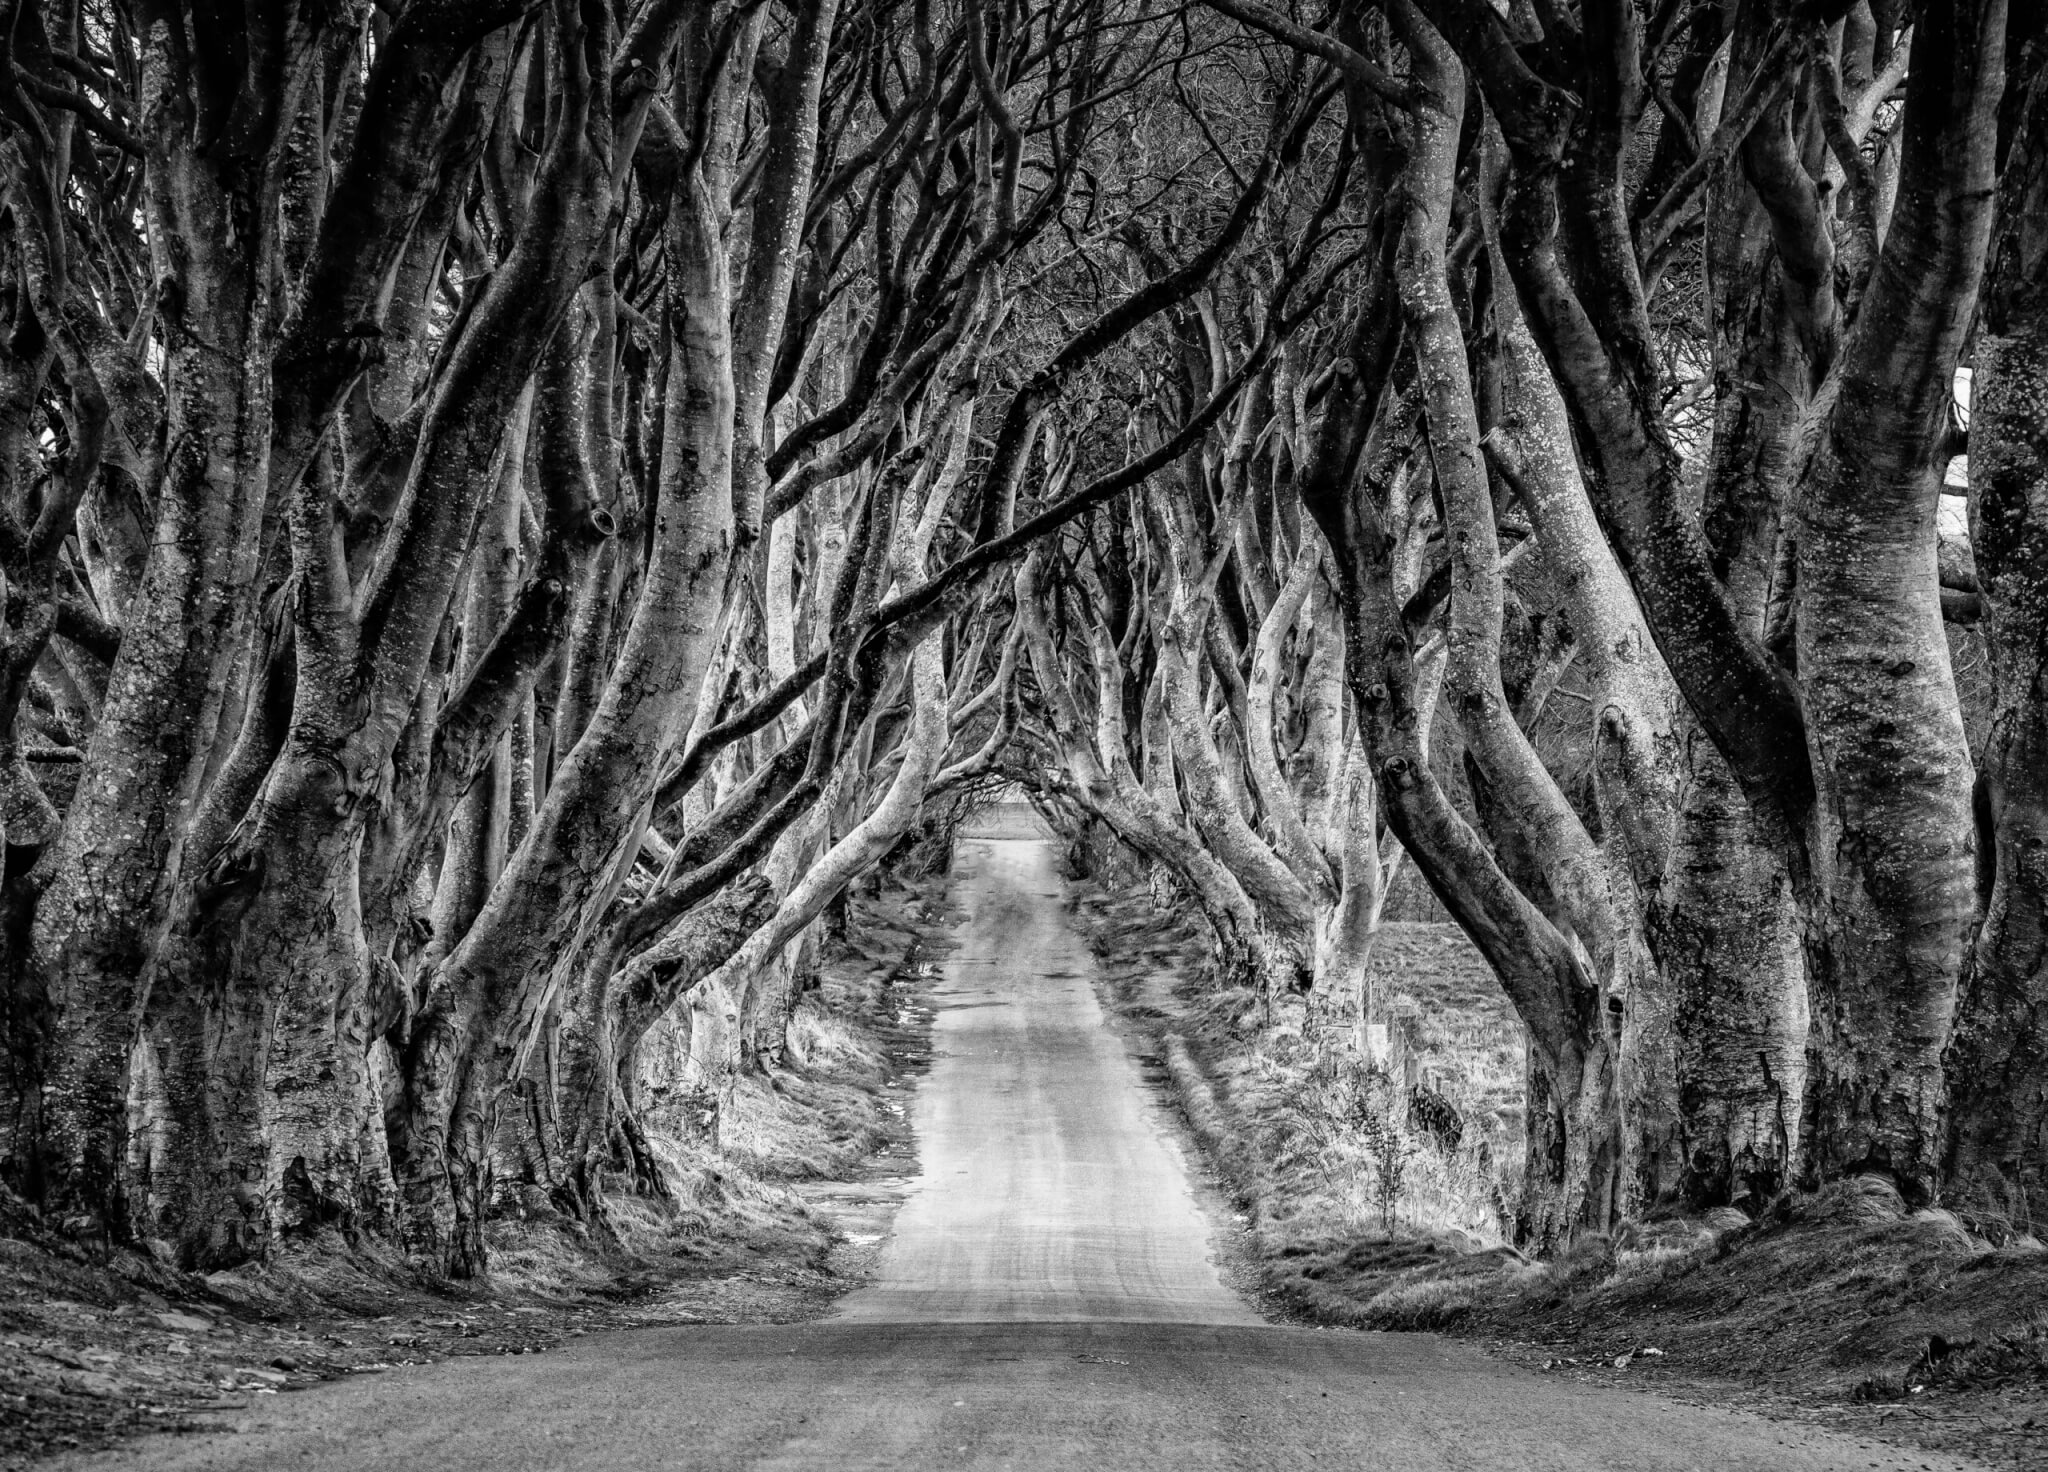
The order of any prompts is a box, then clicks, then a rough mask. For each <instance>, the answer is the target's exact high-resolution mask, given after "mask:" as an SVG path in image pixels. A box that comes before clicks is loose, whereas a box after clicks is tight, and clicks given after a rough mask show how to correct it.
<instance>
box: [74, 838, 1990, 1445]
mask: <svg viewBox="0 0 2048 1472" xmlns="http://www.w3.org/2000/svg"><path fill="white" fill-rule="evenodd" d="M995 831H997V832H1015V831H1018V830H1017V829H1016V828H1015V827H1014V826H1010V827H1004V828H998V829H996V830H995ZM1061 894H1062V882H1061V880H1060V878H1059V876H1058V874H1057V871H1056V869H1055V868H1054V863H1053V855H1052V851H1051V846H1050V845H1049V844H1046V843H1043V842H1040V841H1036V840H1033V839H1028V838H1013V837H1004V838H986V837H982V838H975V837H970V838H968V839H966V840H964V841H963V844H962V850H961V857H960V863H959V866H958V879H957V884H956V890H955V895H956V898H957V899H958V900H959V901H960V903H961V904H962V906H963V907H964V908H965V910H966V912H967V918H966V920H965V922H964V925H963V929H962V932H961V935H960V937H959V939H960V942H961V944H960V947H959V949H958V950H957V951H956V952H955V953H954V954H953V956H952V958H951V960H950V962H949V963H948V965H947V968H946V975H945V982H944V985H943V987H942V988H941V990H940V993H939V1015H938V1019H937V1022H936V1024H935V1027H936V1035H935V1040H934V1041H935V1046H936V1049H937V1054H938V1056H937V1061H936V1062H935V1065H934V1067H933V1069H932V1072H931V1074H930V1075H929V1077H928V1078H927V1079H926V1080H925V1082H924V1084H923V1085H922V1088H921V1091H920V1096H919V1102H918V1106H917V1113H916V1125H917V1129H918V1132H919V1137H920V1153H921V1160H922V1165H923V1171H924V1174H923V1177H922V1180H921V1182H920V1184H919V1185H918V1187H917V1188H916V1190H915V1191H914V1192H913V1194H912V1195H911V1197H910V1198H909V1200H908V1201H907V1202H906V1203H905V1205H904V1208H903V1210H902V1213H901V1215H900V1216H899V1218H898V1220H897V1224H896V1232H895V1235H894V1236H893V1238H892V1239H891V1240H890V1242H889V1243H888V1244H887V1246H886V1247H885V1249H884V1252H883V1255H882V1261H881V1264H880V1268H879V1270H878V1273H877V1276H876V1279H875V1281H874V1282H873V1283H872V1284H871V1285H870V1286H869V1287H867V1288H864V1289H862V1290H860V1291H859V1292H857V1293H855V1294H853V1295H851V1296H850V1297H848V1298H847V1299H846V1300H845V1301H844V1302H843V1304H842V1305H841V1309H840V1312H839V1314H838V1315H837V1316H836V1317H835V1318H832V1319H828V1320H825V1321H823V1322H820V1323H814V1324H802V1325H789V1326H776V1327H741V1328H733V1327H710V1326H704V1327H689V1328H674V1329H648V1330H640V1331H637V1332H630V1333H615V1334H607V1335H593V1336H591V1337H590V1338H587V1339H582V1340H579V1341H576V1342H575V1344H574V1345H573V1346H571V1347H568V1348H566V1349H564V1350H562V1351H559V1352H557V1353H553V1354H548V1355H544V1356H530V1357H519V1358H493V1359H469V1360H455V1361H450V1362H447V1363H444V1364H439V1365H433V1366H423V1367H419V1368H416V1369H406V1370H400V1371H395V1372H391V1373H387V1374H385V1375H381V1376H376V1377H369V1376H365V1377H360V1378H357V1379H354V1380H350V1381H344V1382H340V1383H337V1384H334V1385H330V1386H323V1387H321V1388H319V1389H315V1390H310V1391H305V1392H301V1393H298V1394H294V1395H290V1396H281V1397H277V1398H275V1399H274V1400H268V1401H267V1402H266V1403H265V1405H264V1409H263V1410H262V1411H260V1412H251V1413H249V1414H247V1415H245V1416H244V1417H243V1418H242V1419H241V1421H240V1423H239V1424H238V1425H237V1426H236V1427H235V1429H234V1432H233V1433H232V1434H226V1435H206V1436H197V1437H185V1438H179V1439H175V1440H174V1439H172V1438H169V1437H159V1438H155V1439H152V1440H147V1441H143V1442H138V1443H135V1444H132V1445H130V1446H129V1447H126V1448H124V1449H121V1450H118V1451H115V1452H112V1453H107V1454H103V1455H101V1456H97V1457H91V1458H75V1459H71V1460H70V1461H68V1462H67V1463H65V1464H64V1465H66V1466H68V1467H75V1468H78V1469H88V1468H89V1469H92V1472H116V1469H149V1472H185V1469H192V1472H197V1469H202V1468H204V1469H210V1472H275V1469H290V1472H358V1469H366V1468H376V1469H384V1468H389V1469H404V1472H413V1469H419V1472H472V1469H473V1472H486V1469H488V1472H600V1469H602V1472H642V1469H649V1472H651V1469H705V1472H713V1469H716V1472H729V1469H749V1472H769V1469H777V1472H782V1469H787V1472H799V1469H801V1472H841V1469H845V1472H854V1469H866V1468H875V1469H888V1472H927V1469H940V1468H944V1469H956V1468H957V1469H995V1468H1013V1469H1018V1472H1034V1469H1051V1472H1084V1469H1087V1472H1093V1469H1107V1472H1121V1469H1130V1472H1150V1469H1160V1472H1166V1469H1175V1472H1180V1469H1193V1468H1233V1469H1244V1472H1266V1469H1280V1468H1317V1469H1325V1468H1331V1467H1344V1468H1347V1469H1360V1472H1382V1469H1384V1472H1438V1469H1442V1472H1525V1469H1530V1472H1533V1469H1554V1472H1592V1469H1614V1472H1622V1469H1627V1472H1637V1469H1640V1472H1696V1469H1697V1472H1704V1469H1713V1472H1750V1469H1754V1472H1819V1469H1829V1472H1833V1469H1844V1472H1846V1469H1852V1468H1853V1469H1859V1472H1860V1469H1867V1468H1879V1469H1885V1472H1890V1469H1894V1468H1897V1469H1919V1468H1928V1469H1954V1468H1962V1467H1967V1466H1969V1465H1971V1464H1968V1463H1963V1462H1958V1461H1955V1460H1952V1459H1943V1458H1940V1457H1936V1456H1932V1455H1929V1454H1926V1453H1914V1454H1906V1453H1902V1452H1898V1451H1894V1450H1891V1449H1888V1448H1881V1447H1877V1446H1871V1445H1866V1444H1863V1443H1861V1442H1857V1441H1852V1440H1849V1439H1846V1438H1840V1437H1835V1436H1831V1435H1827V1434H1824V1433H1821V1432H1817V1431H1810V1430H1807V1429H1804V1428H1799V1427H1792V1426H1787V1425H1783V1424H1780V1423H1775V1422H1770V1421H1765V1420H1761V1419H1758V1418H1756V1417H1753V1416H1749V1415H1746V1414H1744V1413H1740V1412H1736V1411H1730V1410H1720V1409H1702V1408H1697V1407H1692V1406H1686V1405H1682V1404H1680V1403H1678V1402H1675V1401H1670V1400H1666V1399H1663V1398H1661V1397H1658V1396H1654V1395H1650V1394H1644V1393H1637V1392H1631V1391H1627V1390H1620V1389H1614V1390H1607V1389H1600V1388H1594V1387H1587V1386H1582V1385H1577V1384H1572V1383H1567V1382H1563V1381H1560V1380H1555V1379H1552V1378H1550V1377H1545V1376H1538V1375H1535V1374H1531V1373H1528V1372H1525V1371H1521V1370H1518V1369H1516V1368H1513V1367H1511V1366H1507V1365H1503V1364H1501V1363H1499V1362H1498V1361H1494V1360H1490V1359H1487V1358H1486V1357H1484V1356H1483V1355H1480V1354H1478V1353H1476V1352H1474V1351H1472V1350H1470V1349H1467V1348H1465V1347H1463V1346H1461V1345H1457V1344H1454V1343H1452V1342H1450V1341H1448V1340H1443V1339H1439V1338H1436V1337H1434V1336H1430V1335H1406V1334H1360V1333H1351V1332H1343V1331H1317V1330H1309V1329H1299V1328H1282V1327H1269V1326H1267V1325H1264V1324H1263V1323H1261V1322H1260V1320H1259V1319H1258V1318H1257V1317H1256V1316H1255V1315H1254V1314H1253V1313H1252V1312H1251V1311H1250V1309H1249V1308H1248V1307H1247V1306H1246V1305H1245V1304H1244V1303H1243V1302H1242V1301H1240V1300H1239V1299H1237V1298H1236V1297H1235V1296H1233V1295H1232V1294H1231V1293H1230V1291H1229V1290H1228V1289H1227V1288H1226V1287H1225V1285H1224V1284H1223V1283H1222V1281H1221V1280H1220V1279H1219V1277H1218V1275H1217V1271H1216V1268H1215V1265H1214V1263H1213V1261H1212V1259H1211V1257H1210V1251H1209V1237H1210V1229H1209V1226H1208V1224H1207V1222H1206V1221H1205V1220H1204V1217H1203V1215H1202V1212H1201V1210H1200V1207H1199V1205H1198V1203H1197V1201H1196V1198H1195V1195H1194V1192H1193V1190H1192V1188H1191V1186H1190V1183H1189V1179H1188V1175H1187V1172H1186V1169H1185V1166H1184V1163H1183V1162H1182V1160H1181V1158H1180V1155H1179V1153H1178V1150H1177V1148H1176V1147H1175V1146H1174V1145H1173V1143H1172V1142H1171V1140H1170V1138H1169V1137H1168V1134H1167V1133H1166V1131H1165V1130H1164V1129H1163V1127H1162V1122H1161V1121H1160V1120H1159V1118H1158V1116H1157V1115H1156V1113H1155V1112H1154V1111H1155V1110H1156V1107H1157V1106H1156V1105H1155V1104H1154V1103H1152V1102H1151V1101H1150V1100H1149V1099H1148V1097H1147V1095H1146V1092H1145V1090H1144V1088H1143V1085H1142V1084H1141V1082H1140V1080H1139V1078H1138V1075H1137V1073H1136V1071H1135V1069H1134V1067H1133V1065H1132V1064H1131V1062H1130V1061H1129V1060H1128V1059H1127V1057H1126V1056H1125V1054H1124V1053H1123V1051H1122V1049H1121V1048H1120V1047H1119V1046H1118V1044H1117V1043H1116V1041H1115V1039H1114V1037H1113V1036H1112V1034H1111V1033H1110V1031H1109V1029H1108V1028H1107V1026H1106V1025H1105V1024H1104V1021H1103V1019H1102V1016H1101V1012H1100V1009H1099V1006H1098V1004H1097V1002H1096V999H1095V994H1094V991H1093V988H1092V985H1091V979H1092V975H1093V973H1092V962H1091V959H1090V957H1089V955H1088V953H1087V951H1086V950H1085V948H1084V947H1083V946H1082V945H1081V944H1080V942H1079V941H1078V940H1077V938H1076V937H1075V936H1074V935H1073V933H1072V932H1071V930H1070V929H1069V928H1068V927H1067V924H1066V921H1065V916H1064V911H1063V909H1062V907H1061Z"/></svg>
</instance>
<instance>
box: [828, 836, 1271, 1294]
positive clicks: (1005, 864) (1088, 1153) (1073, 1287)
mask: <svg viewBox="0 0 2048 1472" xmlns="http://www.w3.org/2000/svg"><path fill="white" fill-rule="evenodd" d="M1005 826H1006V827H1007V828H1010V829H1012V830H1014V827H1015V826H1016V825H1015V824H1014V823H1012V824H1009V825H1005ZM1051 848H1052V846H1051V845H1050V844H1047V843H1043V842H1037V841H1033V840H1029V839H1024V840H1019V839H1000V840H993V841H990V840H980V839H973V838H970V839H968V840H966V841H965V843H964V844H963V846H962V851H961V854H960V858H959V863H958V866H957V869H958V877H957V880H956V885H957V887H956V890H955V893H956V895H957V896H958V898H959V899H960V900H961V902H962V903H963V905H964V906H965V908H966V910H967V920H966V924H965V927H964V930H963V933H962V935H961V937H960V939H961V945H960V948H959V949H958V950H956V951H955V952H954V953H953V955H952V958H951V960H950V961H949V962H948V963H947V966H946V976H945V983H944V985H943V986H942V987H941V988H940V990H939V992H938V996H937V1006H938V1017H937V1020H936V1021H935V1022H934V1024H933V1037H932V1047H933V1052H934V1055H935V1061H934V1063H933V1065H932V1071H931V1074H930V1076H929V1077H927V1078H926V1080H925V1081H924V1084H923V1085H922V1087H921V1088H920V1089H919V1091H918V1095H917V1105H916V1112H915V1114H914V1116H913V1123H914V1126H915V1128H916V1131H917V1140H918V1157H919V1164H920V1166H921V1167H922V1171H923V1175H922V1178H921V1181H920V1183H919V1185H918V1187H917V1189H916V1190H915V1191H914V1192H913V1193H912V1195H911V1196H910V1198H909V1199H908V1200H907V1201H906V1202H905V1203H904V1206H903V1210H902V1213H901V1214H900V1215H899V1216H898V1217H897V1218H896V1230H895V1235H894V1237H893V1238H892V1239H891V1240H890V1241H889V1243H888V1244H887V1246H886V1247H885V1248H884V1249H883V1253H882V1260H881V1264H880V1267H879V1269H878V1271H877V1273H876V1277H875V1282H874V1284H873V1286H871V1287H868V1288H864V1289H862V1290H861V1291H859V1292H857V1293H855V1294H853V1295H852V1296H851V1297H849V1298H848V1299H846V1301H845V1303H844V1304H843V1305H842V1307H841V1310H840V1313H839V1315H838V1318H839V1319H840V1320H841V1321H842V1322H847V1323H899V1324H901V1323H975V1322H981V1323H986V1322H990V1321H994V1320H1008V1321H1041V1322H1042V1321H1047V1320H1068V1321H1083V1320H1086V1321H1094V1322H1132V1321H1142V1322H1151V1323H1197V1324H1238V1325H1243V1326H1246V1327H1250V1326H1253V1325H1256V1324H1258V1323H1259V1319H1258V1317H1257V1315H1255V1314H1253V1313H1252V1312H1251V1310H1250V1309H1249V1308H1247V1307H1246V1306H1245V1304H1244V1302H1243V1301H1242V1300H1241V1299H1239V1298H1238V1297H1237V1296H1236V1295H1235V1294H1233V1293H1231V1292H1230V1291H1229V1290H1228V1289H1226V1288H1225V1287H1224V1286H1223V1284H1222V1282H1221V1280H1219V1279H1218V1278H1217V1276H1216V1269H1215V1267H1214V1265H1213V1263H1212V1261H1211V1258H1210V1248H1209V1232H1210V1227H1209V1223H1208V1221H1207V1220H1206V1219H1205V1218H1204V1217H1203V1215H1202V1212H1201V1209H1200V1208H1199V1207H1197V1206H1196V1204H1195V1197H1194V1192H1193V1191H1192V1190H1191V1189H1190V1188H1189V1185H1188V1176H1187V1170H1186V1168H1185V1166H1184V1165H1183V1164H1182V1162H1181V1158H1180V1154H1179V1151H1178V1150H1177V1149H1176V1148H1175V1147H1174V1146H1173V1145H1171V1144H1170V1143H1169V1142H1168V1140H1167V1137H1166V1135H1165V1134H1164V1133H1163V1131H1162V1130H1161V1129H1160V1127H1159V1122H1158V1121H1157V1120H1156V1119H1155V1118H1154V1117H1153V1113H1152V1111H1153V1110H1154V1109H1156V1108H1157V1105H1156V1104H1154V1103H1153V1102H1152V1100H1151V1099H1150V1098H1149V1097H1148V1095H1147V1094H1146V1092H1145V1090H1144V1088H1143V1087H1142V1085H1141V1084H1140V1083H1139V1080H1138V1078H1137V1075H1136V1073H1135V1072H1134V1069H1133V1065H1132V1063H1131V1061H1130V1058H1129V1057H1128V1055H1126V1054H1125V1052H1124V1050H1123V1047H1122V1045H1121V1044H1119V1043H1118V1042H1117V1040H1116V1036H1115V1035H1114V1034H1113V1033H1112V1032H1111V1031H1110V1030H1109V1026H1108V1024H1107V1023H1106V1022H1105V1021H1104V1019H1103V1016H1102V1008H1101V1006H1100V1004H1099V1003H1098V1002H1097V1001H1096V999H1095V988H1094V987H1093V985H1092V984H1091V983H1090V980H1089V978H1090V977H1091V976H1092V975H1093V969H1094V958H1093V957H1092V956H1091V955H1090V954H1089V952H1088V948H1087V947H1086V946H1085V945H1083V944H1082V943H1081V939H1080V937H1079V936H1077V935H1076V934H1075V933H1074V932H1073V930H1072V929H1071V928H1069V926H1068V925H1067V923H1066V916H1065V913H1064V912H1063V911H1062V909H1061V908H1060V904H1059V901H1060V898H1061V894H1062V884H1061V880H1060V877H1059V875H1058V874H1057V873H1056V872H1055V871H1054V869H1053V866H1052V853H1051Z"/></svg>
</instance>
